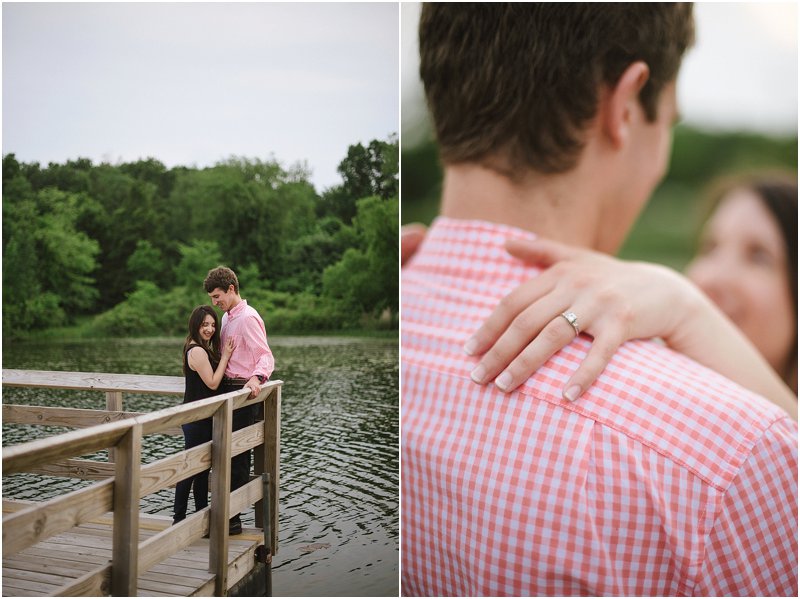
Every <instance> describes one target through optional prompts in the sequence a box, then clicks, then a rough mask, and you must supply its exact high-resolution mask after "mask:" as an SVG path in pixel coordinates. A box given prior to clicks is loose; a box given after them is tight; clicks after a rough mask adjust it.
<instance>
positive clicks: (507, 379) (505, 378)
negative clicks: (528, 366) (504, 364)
mask: <svg viewBox="0 0 800 599" xmlns="http://www.w3.org/2000/svg"><path fill="white" fill-rule="evenodd" d="M512 380H513V377H512V376H511V373H510V372H508V371H507V370H506V371H505V372H504V373H503V374H501V375H500V376H498V377H497V378H496V379H495V380H494V384H495V385H497V387H498V388H499V389H500V390H501V391H508V388H509V387H510V386H511V381H512Z"/></svg>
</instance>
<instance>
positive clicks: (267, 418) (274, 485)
mask: <svg viewBox="0 0 800 599" xmlns="http://www.w3.org/2000/svg"><path fill="white" fill-rule="evenodd" d="M270 400H272V401H270ZM280 458H281V387H280V386H278V387H276V388H275V391H274V392H273V393H271V394H270V396H269V397H268V398H267V400H266V401H265V402H264V472H267V473H269V476H270V485H269V488H270V497H269V510H270V514H269V516H270V528H271V529H272V531H271V532H272V535H271V536H272V538H271V539H270V542H269V546H270V548H271V553H272V554H273V555H276V554H277V553H278V488H279V483H280ZM265 540H266V539H265Z"/></svg>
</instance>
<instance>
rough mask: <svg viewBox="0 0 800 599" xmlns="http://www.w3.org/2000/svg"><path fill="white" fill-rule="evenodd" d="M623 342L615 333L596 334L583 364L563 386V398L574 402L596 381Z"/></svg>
mask: <svg viewBox="0 0 800 599" xmlns="http://www.w3.org/2000/svg"><path fill="white" fill-rule="evenodd" d="M623 342H624V340H623V339H622V338H621V336H620V335H618V334H616V333H610V332H604V333H598V335H597V336H596V337H595V338H594V341H593V342H592V346H591V347H590V348H589V352H588V353H587V354H586V358H584V360H583V362H581V364H580V366H578V368H577V370H576V371H575V372H574V373H573V375H572V376H571V377H570V379H569V381H568V382H567V384H566V385H564V390H563V396H564V399H566V400H567V401H575V400H576V399H578V397H580V396H581V394H582V393H583V392H584V391H586V389H588V388H589V387H590V386H591V385H592V383H594V382H595V381H596V380H597V377H599V376H600V375H601V374H602V373H603V370H605V368H606V366H607V365H608V363H609V362H610V361H611V358H613V357H614V353H615V352H616V351H617V349H618V348H619V346H620V345H622V343H623Z"/></svg>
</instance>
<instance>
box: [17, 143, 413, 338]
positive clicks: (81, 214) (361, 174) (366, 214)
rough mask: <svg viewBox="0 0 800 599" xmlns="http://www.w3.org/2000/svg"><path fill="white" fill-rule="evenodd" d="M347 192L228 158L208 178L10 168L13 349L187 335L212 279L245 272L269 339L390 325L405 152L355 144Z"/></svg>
mask: <svg viewBox="0 0 800 599" xmlns="http://www.w3.org/2000/svg"><path fill="white" fill-rule="evenodd" d="M338 172H339V174H340V175H341V177H342V183H341V184H339V185H335V186H333V187H331V188H329V189H326V190H324V191H323V192H322V193H317V191H316V190H315V189H314V187H313V185H312V184H311V183H310V180H309V179H310V172H309V171H308V169H307V167H305V166H303V165H294V166H292V167H290V168H284V167H283V166H281V165H280V164H279V163H278V162H277V161H275V160H267V161H262V160H259V159H249V158H243V157H232V158H230V159H228V160H225V161H221V162H219V163H217V164H215V165H214V166H212V167H208V168H190V167H184V166H179V167H175V168H166V167H165V165H164V164H162V163H161V162H159V161H158V160H157V159H155V158H148V159H146V160H139V161H137V162H130V163H123V164H116V165H111V164H106V163H102V164H93V163H92V162H91V161H90V160H88V159H85V158H79V159H76V160H70V161H67V162H66V163H64V164H56V163H50V164H48V166H47V167H42V166H40V165H39V164H38V163H27V164H26V163H23V162H19V161H18V160H17V159H16V157H15V156H14V154H6V155H4V156H3V175H2V176H3V286H4V291H5V292H4V293H3V327H4V331H5V334H6V336H17V335H20V334H24V333H26V332H28V331H33V330H37V329H46V328H52V327H60V326H65V325H70V324H72V323H74V322H76V319H79V318H81V317H91V318H84V319H83V320H88V321H89V324H88V330H89V332H90V333H92V334H98V335H111V336H115V335H153V334H156V335H158V334H167V335H171V334H180V333H183V332H184V329H185V326H186V321H187V319H188V315H189V313H190V311H191V310H192V308H193V307H194V306H196V305H198V304H201V303H209V300H208V297H207V295H206V294H205V292H204V291H203V289H202V281H203V278H204V277H205V274H206V272H207V271H208V270H209V269H210V268H213V267H215V266H217V265H219V264H225V265H227V266H230V267H231V268H233V269H234V270H235V271H236V272H237V274H238V275H239V279H240V285H241V288H242V295H243V297H245V298H247V299H248V302H249V303H251V304H252V305H254V306H255V307H256V308H257V309H258V310H259V311H260V312H261V313H262V315H264V318H265V321H267V326H268V328H269V330H270V331H272V332H303V331H319V330H330V331H335V330H341V329H355V328H365V327H366V328H375V327H396V324H397V310H398V288H397V251H398V249H397V222H398V143H397V138H396V137H395V136H393V135H392V136H390V137H389V138H388V139H386V140H372V141H371V142H370V143H369V144H367V145H362V144H360V143H358V144H355V145H351V146H350V147H349V148H348V150H347V155H346V156H345V157H344V158H343V159H342V161H341V163H340V164H339V167H338Z"/></svg>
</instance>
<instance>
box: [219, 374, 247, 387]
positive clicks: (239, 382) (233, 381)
mask: <svg viewBox="0 0 800 599" xmlns="http://www.w3.org/2000/svg"><path fill="white" fill-rule="evenodd" d="M249 380H250V379H243V378H238V377H237V378H230V377H227V376H224V377H222V384H223V385H233V386H239V387H244V385H245V383H247V381H249Z"/></svg>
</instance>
